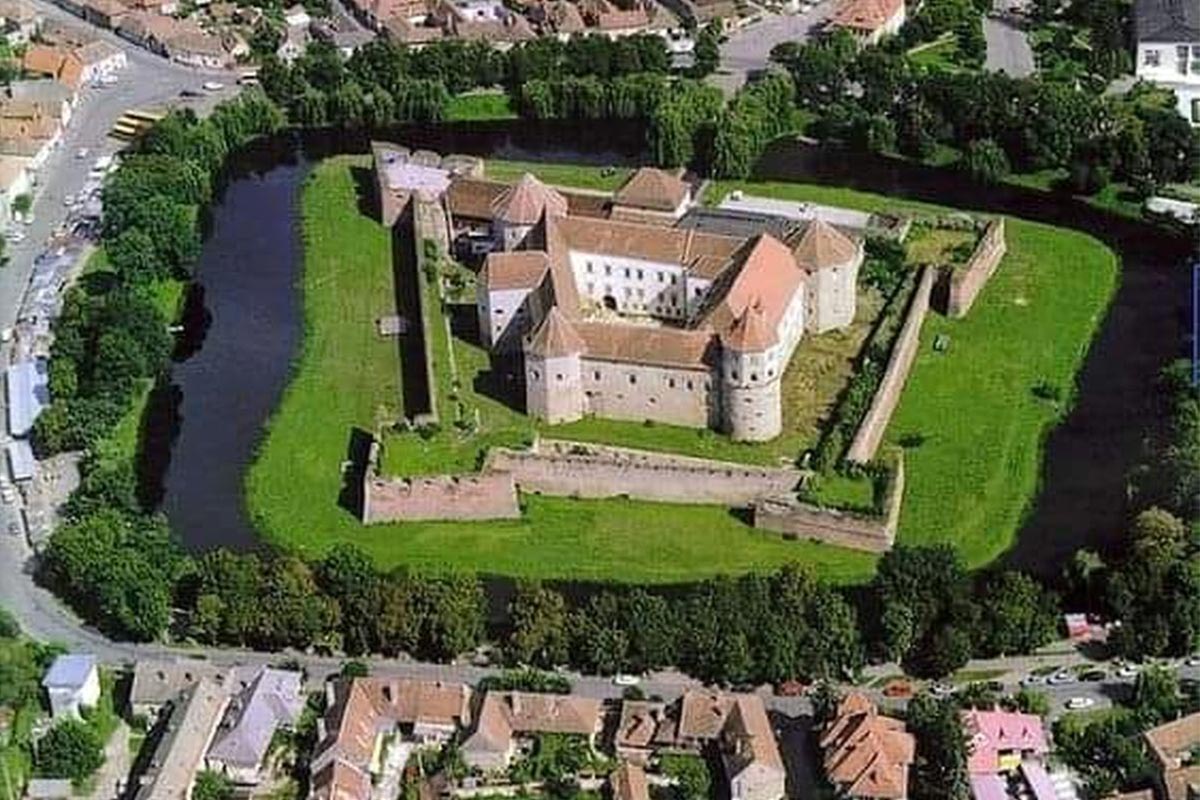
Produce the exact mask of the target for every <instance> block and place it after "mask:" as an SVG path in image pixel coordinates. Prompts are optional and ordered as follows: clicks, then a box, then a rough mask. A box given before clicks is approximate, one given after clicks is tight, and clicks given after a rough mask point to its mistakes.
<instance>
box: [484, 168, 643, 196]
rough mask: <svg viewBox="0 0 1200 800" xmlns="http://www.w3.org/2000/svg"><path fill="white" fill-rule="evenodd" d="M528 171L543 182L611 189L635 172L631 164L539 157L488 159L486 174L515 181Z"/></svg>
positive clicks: (579, 187) (609, 190) (500, 179)
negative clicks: (605, 164)
mask: <svg viewBox="0 0 1200 800" xmlns="http://www.w3.org/2000/svg"><path fill="white" fill-rule="evenodd" d="M526 172H528V173H531V174H532V175H534V176H535V177H537V178H539V179H540V180H541V181H542V182H543V183H549V184H552V185H555V186H569V187H574V188H577V189H593V190H595V191H600V192H611V191H613V190H614V189H617V188H619V187H620V186H621V184H623V183H624V182H625V179H626V178H628V177H629V174H630V173H631V172H633V170H631V169H630V168H628V167H596V166H589V165H587V164H543V163H540V162H537V161H488V162H487V164H486V166H485V167H484V174H485V175H487V177H488V178H491V179H492V180H496V181H506V182H507V181H515V180H517V179H518V178H520V177H521V176H522V175H524V174H525V173H526Z"/></svg>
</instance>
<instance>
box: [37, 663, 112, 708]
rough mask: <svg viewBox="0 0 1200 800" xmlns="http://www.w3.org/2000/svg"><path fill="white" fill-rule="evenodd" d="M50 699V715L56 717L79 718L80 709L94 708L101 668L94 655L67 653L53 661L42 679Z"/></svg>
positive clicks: (97, 696)
mask: <svg viewBox="0 0 1200 800" xmlns="http://www.w3.org/2000/svg"><path fill="white" fill-rule="evenodd" d="M42 686H43V687H44V688H45V689H46V694H47V695H49V697H50V713H51V715H52V716H53V717H54V718H55V719H58V718H60V717H66V716H75V717H77V716H79V710H80V709H81V708H95V707H96V704H97V703H99V702H100V669H99V667H98V666H97V665H96V657H95V656H93V655H81V654H78V653H69V654H67V655H61V656H59V657H58V658H56V659H54V663H53V664H51V665H50V671H49V672H47V673H46V676H45V677H44V678H42Z"/></svg>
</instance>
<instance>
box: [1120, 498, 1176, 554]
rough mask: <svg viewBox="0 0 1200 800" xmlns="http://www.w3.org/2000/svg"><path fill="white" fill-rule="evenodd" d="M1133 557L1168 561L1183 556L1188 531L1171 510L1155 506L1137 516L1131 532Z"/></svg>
mask: <svg viewBox="0 0 1200 800" xmlns="http://www.w3.org/2000/svg"><path fill="white" fill-rule="evenodd" d="M1129 537H1130V543H1129V544H1130V549H1131V551H1132V557H1133V558H1141V559H1150V560H1152V561H1159V562H1167V561H1171V560H1173V559H1177V558H1180V557H1181V556H1182V555H1183V549H1184V545H1185V544H1186V543H1187V531H1186V530H1184V527H1183V521H1182V520H1180V519H1179V518H1178V517H1176V516H1175V515H1174V514H1172V513H1171V512H1169V511H1166V510H1164V509H1161V508H1157V507H1152V508H1148V509H1146V510H1145V511H1143V512H1141V513H1140V514H1138V515H1137V517H1135V518H1134V520H1133V526H1132V528H1131V529H1130V531H1129Z"/></svg>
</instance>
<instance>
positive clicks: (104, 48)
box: [75, 39, 128, 83]
mask: <svg viewBox="0 0 1200 800" xmlns="http://www.w3.org/2000/svg"><path fill="white" fill-rule="evenodd" d="M75 57H76V58H77V59H79V63H80V64H81V65H82V67H83V74H82V78H83V82H84V83H91V82H93V81H95V80H98V79H100V78H104V77H106V76H108V75H113V74H115V73H117V72H119V71H121V70H123V69H125V66H126V64H128V58H127V57H126V55H125V51H124V50H122V49H121V48H119V47H114V46H113V45H111V44H109V43H108V42H104V41H100V40H99V39H97V40H96V41H94V42H89V43H87V44H86V45H84V46H83V47H80V48H79V49H78V50H76V51H75Z"/></svg>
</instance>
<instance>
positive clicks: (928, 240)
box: [905, 225, 979, 266]
mask: <svg viewBox="0 0 1200 800" xmlns="http://www.w3.org/2000/svg"><path fill="white" fill-rule="evenodd" d="M978 241H979V236H978V234H976V233H975V232H974V231H956V230H949V229H946V228H925V227H917V226H915V225H914V226H913V230H912V232H911V233H910V234H909V236H908V241H906V242H905V244H906V245H907V246H908V258H909V260H910V261H912V262H913V263H914V264H933V265H936V266H949V265H953V264H957V265H965V264H966V261H967V259H968V258H970V257H971V251H972V250H974V249H975V244H976V242H978Z"/></svg>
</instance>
